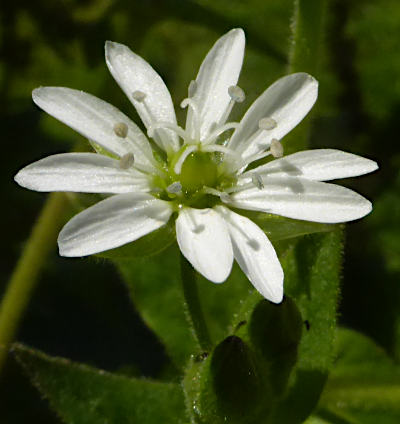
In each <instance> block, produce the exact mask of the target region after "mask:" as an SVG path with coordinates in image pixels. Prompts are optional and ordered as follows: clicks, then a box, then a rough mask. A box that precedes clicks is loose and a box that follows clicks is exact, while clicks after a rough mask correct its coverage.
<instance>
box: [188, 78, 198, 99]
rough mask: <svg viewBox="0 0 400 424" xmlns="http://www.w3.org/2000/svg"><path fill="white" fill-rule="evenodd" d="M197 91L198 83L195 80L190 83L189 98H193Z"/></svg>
mask: <svg viewBox="0 0 400 424" xmlns="http://www.w3.org/2000/svg"><path fill="white" fill-rule="evenodd" d="M196 91H197V82H196V81H195V80H192V81H190V84H189V87H188V97H193V96H194V95H195V94H196Z"/></svg>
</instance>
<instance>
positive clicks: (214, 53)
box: [187, 29, 245, 140]
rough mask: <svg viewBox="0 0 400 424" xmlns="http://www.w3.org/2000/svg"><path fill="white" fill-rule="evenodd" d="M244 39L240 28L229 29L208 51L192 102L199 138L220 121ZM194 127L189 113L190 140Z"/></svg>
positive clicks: (241, 60) (234, 83)
mask: <svg viewBox="0 0 400 424" xmlns="http://www.w3.org/2000/svg"><path fill="white" fill-rule="evenodd" d="M244 47H245V36H244V32H243V30H242V29H233V30H231V31H229V32H228V33H227V34H225V35H224V36H222V37H221V38H220V39H219V40H217V42H216V43H215V44H214V46H213V47H212V48H211V50H210V51H209V52H208V54H207V56H206V57H205V59H204V61H203V63H202V64H201V66H200V69H199V73H198V74H197V78H196V93H195V95H194V97H193V100H194V101H195V102H196V104H197V106H198V109H199V115H200V119H199V121H200V128H199V129H200V139H201V140H203V139H204V138H206V137H207V135H208V134H209V133H210V131H211V126H212V125H213V124H214V123H218V122H219V120H220V119H221V118H222V116H223V114H224V112H225V110H226V109H227V107H228V104H229V102H230V100H231V97H230V95H229V93H228V90H229V87H231V86H235V85H236V83H237V81H238V79H239V74H240V70H241V68H242V63H243V55H244ZM196 125H198V124H197V123H196V118H195V116H194V114H193V113H192V111H191V110H189V112H188V118H187V128H188V129H189V131H190V133H191V135H192V137H194V136H195V133H194V131H193V130H194V128H195V127H196Z"/></svg>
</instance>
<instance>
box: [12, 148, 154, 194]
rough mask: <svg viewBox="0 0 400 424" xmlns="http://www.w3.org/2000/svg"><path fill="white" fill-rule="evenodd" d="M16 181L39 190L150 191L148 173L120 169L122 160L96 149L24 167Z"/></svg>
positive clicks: (85, 191)
mask: <svg viewBox="0 0 400 424" xmlns="http://www.w3.org/2000/svg"><path fill="white" fill-rule="evenodd" d="M15 181H16V182H17V183H18V184H19V185H21V186H22V187H26V188H29V189H31V190H36V191H72V192H81V193H128V192H133V191H149V190H150V187H149V181H148V179H147V177H146V176H145V175H144V174H142V173H141V172H138V171H136V170H134V169H129V170H123V169H120V166H119V161H117V160H115V159H111V158H109V157H107V156H103V155H98V154H96V153H63V154H59V155H53V156H49V157H47V158H44V159H41V160H39V161H37V162H34V163H32V164H30V165H28V166H26V167H25V168H23V169H21V170H20V171H19V172H18V174H17V175H16V176H15Z"/></svg>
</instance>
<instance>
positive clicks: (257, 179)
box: [251, 172, 264, 190]
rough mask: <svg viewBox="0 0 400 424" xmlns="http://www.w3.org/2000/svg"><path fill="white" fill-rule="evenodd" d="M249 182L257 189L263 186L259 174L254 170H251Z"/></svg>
mask: <svg viewBox="0 0 400 424" xmlns="http://www.w3.org/2000/svg"><path fill="white" fill-rule="evenodd" d="M251 182H252V183H253V184H254V185H255V186H256V187H257V188H258V189H259V190H262V189H263V188H264V183H263V180H262V179H261V177H260V175H259V174H257V173H256V172H253V173H252V174H251Z"/></svg>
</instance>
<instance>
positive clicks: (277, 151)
mask: <svg viewBox="0 0 400 424" xmlns="http://www.w3.org/2000/svg"><path fill="white" fill-rule="evenodd" d="M269 150H270V152H271V155H272V156H273V157H274V158H281V157H282V156H283V146H282V143H281V142H280V141H279V140H277V139H276V138H273V139H272V140H271V145H270V147H269Z"/></svg>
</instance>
